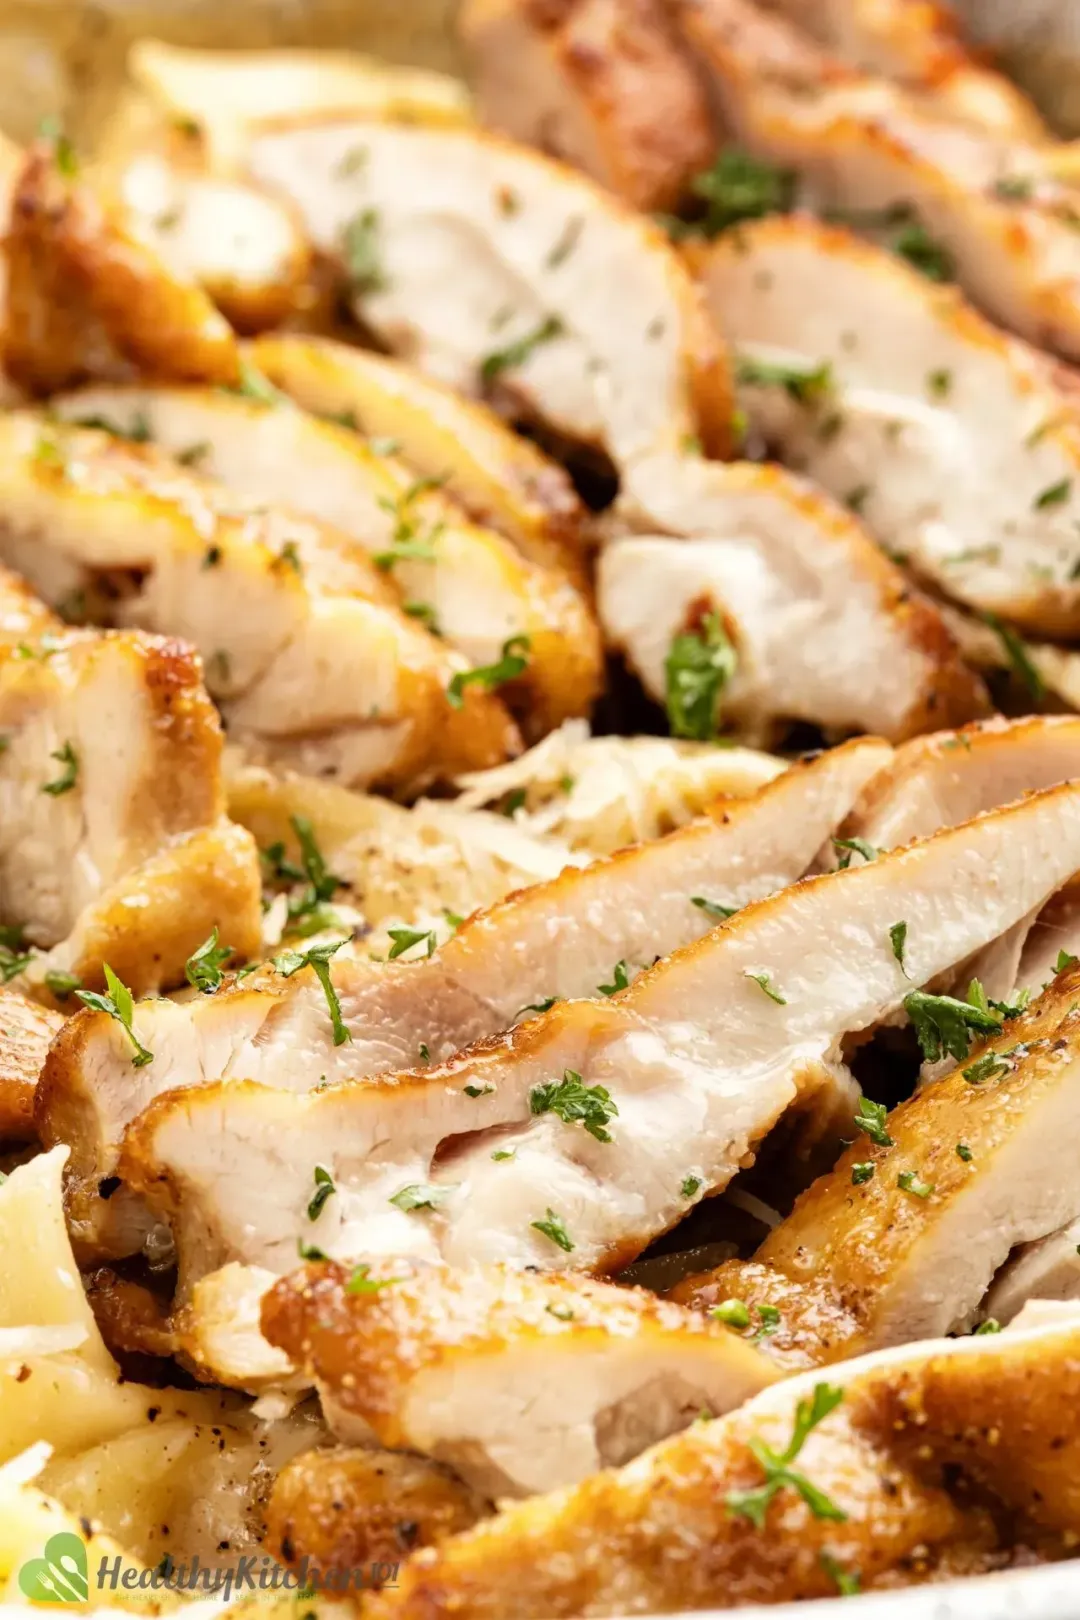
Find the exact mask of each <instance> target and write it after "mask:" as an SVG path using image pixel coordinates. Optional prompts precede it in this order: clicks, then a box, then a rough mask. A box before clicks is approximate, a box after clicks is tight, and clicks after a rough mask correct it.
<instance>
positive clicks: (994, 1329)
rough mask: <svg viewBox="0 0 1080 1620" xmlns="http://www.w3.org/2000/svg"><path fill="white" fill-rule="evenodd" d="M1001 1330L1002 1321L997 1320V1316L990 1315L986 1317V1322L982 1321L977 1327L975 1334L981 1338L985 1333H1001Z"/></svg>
mask: <svg viewBox="0 0 1080 1620" xmlns="http://www.w3.org/2000/svg"><path fill="white" fill-rule="evenodd" d="M1000 1332H1001V1323H1000V1322H999V1321H998V1320H997V1318H996V1317H995V1316H988V1317H987V1318H986V1321H985V1322H980V1323H979V1325H978V1327H977V1328H976V1329H975V1334H974V1336H975V1337H976V1338H981V1337H982V1335H983V1334H984V1333H1000Z"/></svg>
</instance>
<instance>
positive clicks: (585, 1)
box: [456, 0, 716, 213]
mask: <svg viewBox="0 0 1080 1620" xmlns="http://www.w3.org/2000/svg"><path fill="white" fill-rule="evenodd" d="M456 25H457V32H458V37H459V39H460V40H461V42H462V44H463V46H464V48H465V53H466V58H467V61H468V64H469V68H470V74H471V78H472V81H473V86H474V90H475V93H476V99H477V110H478V112H479V114H480V117H481V118H482V119H483V121H484V123H485V124H487V125H489V126H491V127H492V128H493V129H498V130H501V131H502V132H503V133H504V134H506V135H510V136H513V138H514V139H515V140H519V141H522V142H524V143H525V144H526V145H528V146H536V147H539V148H540V149H541V150H542V151H544V152H548V153H550V154H551V156H552V157H557V158H562V159H563V161H564V162H566V163H571V164H573V165H574V167H575V168H579V169H582V170H584V171H585V173H586V174H590V175H591V176H592V178H593V179H594V180H597V181H599V183H600V184H601V185H603V186H607V187H608V189H609V190H611V191H614V192H616V193H617V194H618V195H619V196H620V197H624V198H625V199H626V201H627V202H628V203H631V204H632V205H633V206H634V207H635V208H640V209H642V210H643V211H644V212H646V213H648V212H650V211H652V210H654V209H658V208H660V209H664V208H674V207H676V206H677V204H678V202H679V200H680V198H681V196H682V194H683V191H684V189H685V187H686V183H687V181H688V180H689V179H690V177H691V176H692V175H693V174H694V173H695V171H696V170H699V169H704V168H707V167H708V164H709V163H710V161H711V160H712V156H713V152H714V150H715V147H716V137H715V135H714V133H713V127H712V116H711V112H710V108H709V103H708V100H707V98H706V96H705V93H704V90H703V88H702V86H701V84H700V82H699V80H698V77H697V75H696V73H695V72H694V69H693V66H692V64H691V63H690V62H688V61H687V60H686V58H685V56H684V54H683V52H682V51H681V50H680V48H679V46H678V44H677V42H676V41H675V40H674V39H673V38H672V36H671V34H670V31H669V28H668V24H667V21H666V18H665V15H664V8H663V5H662V3H661V0H560V3H558V4H556V5H551V4H548V3H545V0H466V4H465V5H463V6H462V7H461V8H460V10H459V11H458V14H457V18H456Z"/></svg>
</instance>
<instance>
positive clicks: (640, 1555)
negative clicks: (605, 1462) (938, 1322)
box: [366, 1322, 1080, 1620]
mask: <svg viewBox="0 0 1080 1620" xmlns="http://www.w3.org/2000/svg"><path fill="white" fill-rule="evenodd" d="M1078 1369H1080V1328H1078V1326H1077V1324H1076V1323H1075V1322H1073V1323H1071V1324H1069V1323H1050V1324H1048V1325H1047V1326H1045V1327H1042V1328H1033V1329H1031V1330H1029V1331H1027V1332H1017V1333H1015V1334H1014V1333H1008V1334H1004V1335H1001V1336H995V1337H981V1338H974V1339H961V1340H950V1341H944V1342H935V1343H931V1344H922V1345H916V1346H913V1347H911V1348H909V1349H903V1350H899V1351H891V1352H889V1353H887V1354H885V1355H879V1356H868V1357H865V1358H863V1359H861V1360H859V1361H852V1362H846V1363H845V1364H844V1365H843V1366H842V1367H836V1368H832V1369H830V1373H829V1381H828V1382H827V1383H826V1382H824V1381H822V1379H821V1378H820V1375H819V1374H817V1373H806V1374H804V1375H802V1376H801V1377H798V1378H791V1379H788V1380H786V1381H785V1382H784V1383H781V1384H778V1385H776V1386H774V1387H773V1388H772V1389H768V1390H764V1391H762V1393H761V1394H760V1395H758V1396H756V1397H755V1398H754V1399H753V1400H752V1401H749V1402H748V1403H747V1404H746V1405H745V1406H743V1407H740V1409H739V1410H738V1411H737V1412H732V1413H730V1414H729V1415H728V1416H727V1417H723V1418H719V1419H717V1420H716V1421H715V1422H713V1423H700V1424H695V1425H694V1427H693V1428H691V1429H689V1430H687V1432H686V1433H685V1434H683V1435H679V1436H677V1437H675V1438H674V1439H670V1440H666V1441H663V1442H661V1444H660V1445H658V1446H655V1447H654V1448H653V1449H652V1450H650V1451H647V1452H645V1453H644V1455H643V1456H641V1457H639V1458H637V1459H636V1460H635V1461H634V1462H631V1463H629V1464H627V1466H626V1467H625V1468H622V1469H618V1470H611V1471H608V1472H605V1473H601V1474H596V1475H594V1476H593V1477H592V1478H591V1479H587V1480H584V1481H583V1482H582V1483H581V1484H580V1485H576V1486H572V1487H570V1488H569V1489H566V1490H562V1491H558V1492H555V1493H553V1494H552V1495H550V1496H546V1497H540V1498H537V1499H534V1500H532V1501H528V1502H520V1503H517V1504H515V1505H513V1506H510V1507H508V1508H506V1509H504V1510H503V1511H502V1512H501V1513H498V1514H496V1515H495V1517H494V1518H491V1519H486V1520H483V1521H482V1522H481V1523H479V1524H477V1525H476V1526H475V1527H474V1528H473V1529H472V1530H467V1531H465V1532H463V1533H462V1534H460V1535H457V1536H453V1537H451V1538H450V1539H449V1540H447V1541H444V1542H442V1543H440V1544H439V1545H438V1546H436V1547H430V1548H425V1549H422V1550H421V1551H420V1552H418V1553H417V1554H416V1555H415V1556H414V1557H413V1558H411V1559H410V1560H409V1562H408V1563H407V1564H406V1565H405V1567H404V1569H403V1570H402V1573H401V1578H400V1580H399V1582H398V1584H397V1585H396V1586H395V1587H394V1588H393V1589H388V1590H386V1591H385V1592H382V1593H380V1594H378V1595H373V1596H372V1597H371V1598H370V1599H369V1600H368V1602H367V1605H366V1606H367V1607H368V1608H369V1610H370V1614H371V1620H429V1617H430V1616H432V1615H434V1614H438V1613H453V1614H454V1615H455V1616H458V1617H460V1620H497V1617H499V1616H501V1615H504V1614H506V1613H507V1611H508V1610H512V1612H513V1614H514V1615H515V1616H516V1617H517V1620H558V1617H566V1620H570V1617H571V1616H573V1617H575V1620H576V1617H579V1616H605V1615H607V1616H623V1615H627V1614H641V1615H646V1614H670V1613H674V1612H682V1611H684V1610H687V1609H704V1608H709V1609H713V1608H724V1609H727V1608H741V1607H743V1606H744V1605H749V1606H751V1607H753V1606H754V1605H756V1604H762V1603H765V1604H767V1603H780V1602H784V1601H785V1600H791V1601H794V1600H803V1599H808V1598H826V1597H830V1596H831V1597H835V1596H836V1595H837V1593H838V1592H840V1593H844V1594H849V1593H851V1592H853V1591H856V1590H859V1589H860V1588H861V1590H863V1591H874V1590H877V1589H879V1588H886V1589H888V1588H895V1587H897V1586H901V1585H910V1584H920V1583H922V1582H924V1581H927V1580H935V1579H936V1580H944V1579H947V1578H948V1577H949V1576H959V1575H971V1574H977V1573H980V1572H983V1571H987V1570H992V1569H999V1568H1001V1567H1002V1565H1003V1564H1009V1563H1019V1564H1028V1563H1031V1562H1036V1561H1047V1560H1054V1559H1059V1558H1066V1557H1069V1556H1071V1554H1072V1552H1073V1549H1074V1543H1075V1539H1076V1535H1077V1530H1078V1526H1080V1496H1078V1491H1077V1486H1076V1479H1077V1459H1078V1455H1080V1426H1078V1424H1077V1419H1076V1401H1075V1399H1074V1392H1080V1391H1078Z"/></svg>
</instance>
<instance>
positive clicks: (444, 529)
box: [53, 387, 602, 738]
mask: <svg viewBox="0 0 1080 1620" xmlns="http://www.w3.org/2000/svg"><path fill="white" fill-rule="evenodd" d="M53 408H54V410H55V411H56V412H57V413H58V414H59V415H61V416H63V417H64V418H65V419H66V420H74V421H88V422H94V423H98V422H104V423H108V424H110V425H112V426H115V428H116V429H117V431H119V432H121V433H125V434H128V433H132V432H134V431H136V430H137V431H138V432H139V433H140V434H143V435H146V436H148V437H149V439H150V440H151V441H152V442H154V443H156V444H158V445H160V446H161V447H162V449H164V450H167V451H168V452H169V453H170V454H171V455H176V456H184V455H187V454H189V453H190V448H191V446H192V445H195V446H197V447H199V450H200V454H199V457H198V469H199V472H200V474H202V475H204V476H206V477H209V478H213V479H216V480H219V481H220V482H221V484H223V485H224V486H225V488H226V489H228V490H229V491H231V492H234V493H235V494H237V495H238V496H240V497H241V498H242V500H244V501H245V502H261V503H263V504H266V505H272V506H273V505H278V504H280V505H282V506H284V507H286V508H288V509H289V510H291V511H294V512H302V513H304V514H306V515H308V516H310V517H312V518H314V519H317V520H318V521H320V522H322V523H326V524H329V525H333V526H334V528H335V529H337V530H338V531H340V533H341V534H343V535H347V536H349V538H350V539H351V540H353V541H355V542H356V544H357V547H358V548H359V549H362V551H363V553H364V554H365V555H366V554H370V555H371V558H372V562H373V564H374V566H375V569H377V570H378V574H376V576H375V582H376V584H377V585H379V586H380V587H381V588H383V589H385V592H386V595H387V596H389V597H392V598H393V599H395V600H397V601H399V602H401V603H402V605H403V606H404V605H405V604H409V605H410V606H412V607H416V606H417V605H418V606H419V607H420V608H421V609H424V610H426V611H427V613H428V615H429V616H430V623H431V624H432V625H435V626H437V628H438V632H439V634H440V635H441V636H442V637H443V638H445V641H446V642H447V643H448V644H449V645H450V646H451V647H453V648H456V649H457V651H458V652H460V653H461V654H462V656H463V657H464V658H466V659H467V660H468V662H469V663H470V664H471V665H472V666H474V667H477V666H487V665H491V664H496V663H498V661H499V659H500V657H501V655H502V649H503V647H504V645H505V643H506V642H507V641H509V640H511V639H512V638H514V637H517V636H527V637H528V660H527V664H526V667H525V669H524V670H523V672H522V673H521V675H520V676H519V678H518V679H517V681H516V682H513V683H512V684H510V685H508V686H506V687H505V688H502V689H501V692H502V695H504V696H507V697H508V698H509V700H510V701H511V702H512V703H514V704H515V706H516V707H517V708H519V709H520V711H521V713H522V718H523V722H524V724H525V725H526V728H527V729H528V731H529V732H530V733H531V734H532V736H533V737H534V738H537V737H540V736H543V735H544V734H545V733H546V732H548V731H550V730H551V729H552V727H553V726H556V725H558V724H559V723H560V722H561V721H562V720H564V719H567V718H570V717H572V716H575V715H580V714H587V713H588V711H589V709H590V707H591V705H592V702H593V699H594V698H595V697H596V695H597V693H598V691H599V688H600V683H601V675H602V670H601V652H600V637H599V632H598V629H597V626H596V623H595V621H594V619H593V617H592V613H591V611H590V609H589V605H588V602H587V599H586V596H585V594H584V590H579V589H577V588H576V587H575V586H574V585H573V584H571V582H570V580H569V579H568V578H567V577H566V575H565V573H564V571H563V570H562V569H561V568H558V567H555V568H552V567H547V566H544V565H542V564H540V563H535V562H532V561H531V560H529V559H527V558H525V557H523V556H522V555H521V553H520V552H519V551H518V549H517V548H516V547H515V546H514V545H513V544H512V543H511V542H510V541H509V540H507V539H506V538H505V537H504V536H503V535H501V534H498V533H496V532H495V531H494V530H492V529H484V528H480V527H479V525H477V524H474V523H472V522H470V521H469V520H468V519H467V518H466V516H465V514H464V513H463V512H462V510H461V509H460V507H459V506H458V505H457V503H456V502H455V501H453V500H452V499H451V498H449V497H448V496H447V495H446V494H445V493H444V492H443V491H442V490H441V489H440V488H438V482H439V480H438V479H437V478H435V479H432V480H431V481H430V482H428V481H425V480H423V479H420V480H418V479H417V477H416V474H415V473H414V472H413V471H412V470H411V469H409V468H408V467H406V466H405V465H404V464H403V463H402V462H400V461H398V460H397V459H396V458H395V457H392V456H387V455H385V454H382V453H376V452H375V451H372V450H371V449H370V448H369V447H368V446H367V445H366V444H364V443H363V442H362V440H360V439H359V438H358V437H357V435H356V434H355V433H354V432H352V431H351V430H350V429H349V428H347V427H344V426H342V425H340V424H339V423H337V422H326V421H322V420H320V419H319V418H318V417H317V416H313V415H310V414H309V413H308V412H307V411H304V410H301V409H299V408H298V407H296V406H294V405H292V404H290V403H289V402H288V401H287V400H285V399H284V398H282V399H281V400H280V402H278V403H276V404H269V405H268V404H266V403H265V402H263V401H254V400H251V399H249V398H239V397H235V396H231V395H228V394H224V393H222V392H221V391H220V390H211V389H202V388H153V387H151V388H145V387H134V388H130V387H129V388H101V387H98V388H89V389H82V390H80V391H79V392H77V393H75V394H71V395H67V396H64V397H63V398H62V399H59V400H57V401H56V402H55V404H54V406H53ZM381 448H382V447H380V450H381ZM432 484H434V485H435V487H431V486H432ZM414 557H415V559H416V560H412V559H413V558H414ZM380 576H381V577H380ZM426 622H427V621H425V623H426ZM421 629H422V626H421V624H420V622H419V621H415V620H414V637H415V638H416V639H420V638H419V635H418V634H417V632H419V631H420V630H421ZM429 648H430V643H429ZM447 679H449V676H448V677H447Z"/></svg>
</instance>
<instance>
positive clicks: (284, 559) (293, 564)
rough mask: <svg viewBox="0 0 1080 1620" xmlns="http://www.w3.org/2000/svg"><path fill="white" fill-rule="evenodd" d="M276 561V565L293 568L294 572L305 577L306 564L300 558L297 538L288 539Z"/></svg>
mask: <svg viewBox="0 0 1080 1620" xmlns="http://www.w3.org/2000/svg"><path fill="white" fill-rule="evenodd" d="M274 562H275V565H276V566H279V567H282V568H291V569H292V571H293V573H294V574H296V575H298V576H300V577H303V573H304V565H303V563H302V562H301V560H300V550H299V547H298V546H297V544H296V541H295V540H286V542H285V544H284V545H283V546H282V548H281V550H280V551H279V552H278V554H277V556H276V557H275V559H274Z"/></svg>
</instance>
